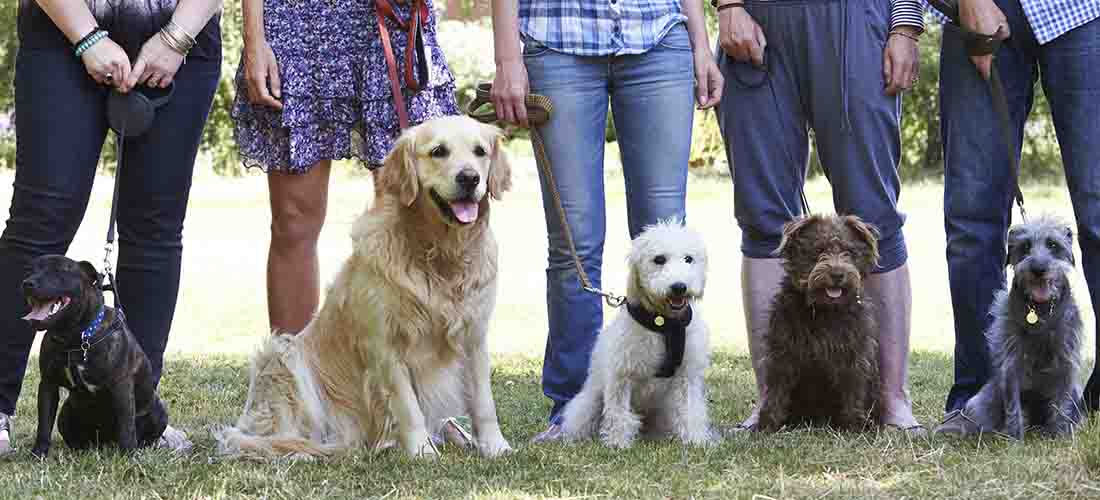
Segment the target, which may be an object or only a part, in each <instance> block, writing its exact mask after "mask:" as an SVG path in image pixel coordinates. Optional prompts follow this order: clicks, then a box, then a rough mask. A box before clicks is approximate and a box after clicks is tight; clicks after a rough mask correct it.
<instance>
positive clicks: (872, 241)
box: [844, 215, 879, 267]
mask: <svg viewBox="0 0 1100 500" xmlns="http://www.w3.org/2000/svg"><path fill="white" fill-rule="evenodd" d="M844 223H845V224H847V225H848V227H850V228H852V230H853V231H855V232H856V234H857V235H859V237H860V238H861V239H863V241H864V243H867V246H868V247H870V248H871V264H872V265H874V266H875V267H878V261H879V254H878V239H879V232H878V228H876V227H875V226H874V225H872V224H868V223H866V222H863V220H862V219H860V218H859V217H856V216H854V215H848V216H845V217H844Z"/></svg>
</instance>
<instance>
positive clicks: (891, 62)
mask: <svg viewBox="0 0 1100 500" xmlns="http://www.w3.org/2000/svg"><path fill="white" fill-rule="evenodd" d="M919 76H920V44H918V43H917V30H916V28H913V27H910V26H900V27H898V28H896V29H895V30H894V32H891V33H890V36H889V38H888V39H887V40H886V50H885V51H884V53H883V56H882V78H883V81H885V82H886V94H887V95H897V94H899V93H900V92H903V91H906V90H909V89H910V88H912V87H913V85H914V84H916V83H917V77H919Z"/></svg>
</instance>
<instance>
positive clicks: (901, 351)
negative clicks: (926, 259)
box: [867, 264, 924, 433]
mask: <svg viewBox="0 0 1100 500" xmlns="http://www.w3.org/2000/svg"><path fill="white" fill-rule="evenodd" d="M867 298H869V299H871V300H872V301H873V303H874V315H875V323H876V324H877V325H878V331H879V372H880V374H881V377H882V405H883V408H882V423H883V424H884V425H889V426H891V427H897V428H899V429H903V430H908V431H910V432H913V433H923V432H924V428H923V427H920V424H919V423H918V422H917V419H916V418H914V417H913V406H912V402H911V401H910V400H909V391H908V389H907V388H906V385H907V379H908V373H909V332H910V316H911V313H912V308H913V293H912V289H911V285H910V282H909V266H908V264H906V265H903V266H901V267H899V268H897V269H895V270H893V271H890V272H887V273H882V274H873V275H871V276H870V277H869V278H867Z"/></svg>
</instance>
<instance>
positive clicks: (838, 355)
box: [758, 215, 880, 432]
mask: <svg viewBox="0 0 1100 500" xmlns="http://www.w3.org/2000/svg"><path fill="white" fill-rule="evenodd" d="M777 253H779V254H780V255H781V256H782V257H783V268H784V271H785V273H786V274H785V276H784V278H783V281H782V287H781V288H780V290H779V293H778V294H777V295H776V297H775V299H774V301H773V303H772V313H771V314H772V315H771V322H770V324H769V328H768V332H767V334H766V337H765V350H766V352H767V360H766V363H767V364H766V365H765V367H764V376H765V381H766V384H765V385H766V387H767V388H768V393H767V396H766V397H765V398H763V401H762V405H761V407H760V423H759V426H758V428H759V430H761V431H764V432H774V431H776V430H778V429H779V428H781V427H783V426H785V425H792V426H793V425H798V424H802V423H806V424H811V425H831V426H833V427H835V428H838V429H851V430H859V429H862V428H863V427H865V426H867V425H876V423H877V422H878V416H877V413H878V411H879V406H880V405H879V404H878V401H879V396H878V394H879V389H878V384H879V371H878V335H877V334H876V331H875V325H874V320H873V318H872V315H871V310H870V307H871V305H870V301H869V300H866V299H865V298H864V297H863V283H864V280H866V279H867V276H868V275H869V274H870V272H871V270H872V269H874V267H875V264H876V262H877V261H878V237H877V234H876V231H875V230H874V228H873V227H872V226H869V225H867V224H865V223H863V222H862V221H860V219H859V218H857V217H855V216H825V215H814V216H809V217H804V218H801V219H797V220H795V221H792V222H790V223H788V224H787V225H786V227H784V231H783V240H782V241H781V242H780V244H779V250H777Z"/></svg>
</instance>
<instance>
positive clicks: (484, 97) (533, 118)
mask: <svg viewBox="0 0 1100 500" xmlns="http://www.w3.org/2000/svg"><path fill="white" fill-rule="evenodd" d="M492 90H493V85H492V84H490V83H481V84H478V86H477V93H476V96H475V97H474V100H473V101H472V102H470V104H469V106H468V107H467V108H466V113H467V114H468V115H470V117H471V118H473V119H475V120H477V121H480V122H483V123H496V122H497V121H498V120H497V113H496V110H495V109H489V110H488V111H478V109H479V108H481V107H482V106H485V105H490V104H492V101H491V99H490V94H491V93H492ZM524 105H525V106H526V108H527V121H528V123H529V124H530V125H531V127H530V129H529V130H530V133H531V144H532V146H534V149H535V160H536V161H535V163H536V164H537V165H538V167H539V169H540V170H542V173H543V175H545V177H546V183H547V184H548V185H549V187H550V194H551V197H552V198H553V199H554V207H555V208H556V209H557V212H558V218H559V219H560V221H561V227H562V231H564V232H565V242H566V244H568V245H569V253H570V255H572V257H573V266H574V267H576V269H577V276H578V277H579V278H580V280H581V288H583V289H584V291H586V292H589V293H594V294H596V295H599V296H601V297H603V299H604V302H606V303H607V305H609V306H611V307H621V306H622V305H623V304H625V303H626V297H624V296H622V295H615V294H613V293H611V292H607V291H604V290H601V289H599V288H596V287H594V286H592V281H591V280H589V279H588V273H586V272H585V271H584V265H583V264H582V263H581V258H580V256H579V255H578V254H577V246H576V244H575V243H574V242H573V231H572V230H571V229H570V228H569V221H568V220H566V218H565V207H564V206H563V205H562V203H561V194H560V193H559V192H558V183H557V181H556V180H555V179H554V172H553V169H551V168H550V156H549V155H548V154H547V153H546V146H545V145H544V143H543V141H542V134H540V133H539V129H538V126H540V125H542V124H544V123H546V122H548V121H550V116H551V115H552V114H553V111H554V106H553V104H552V103H551V102H550V98H548V97H546V96H544V95H539V94H528V95H527V97H526V98H524Z"/></svg>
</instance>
